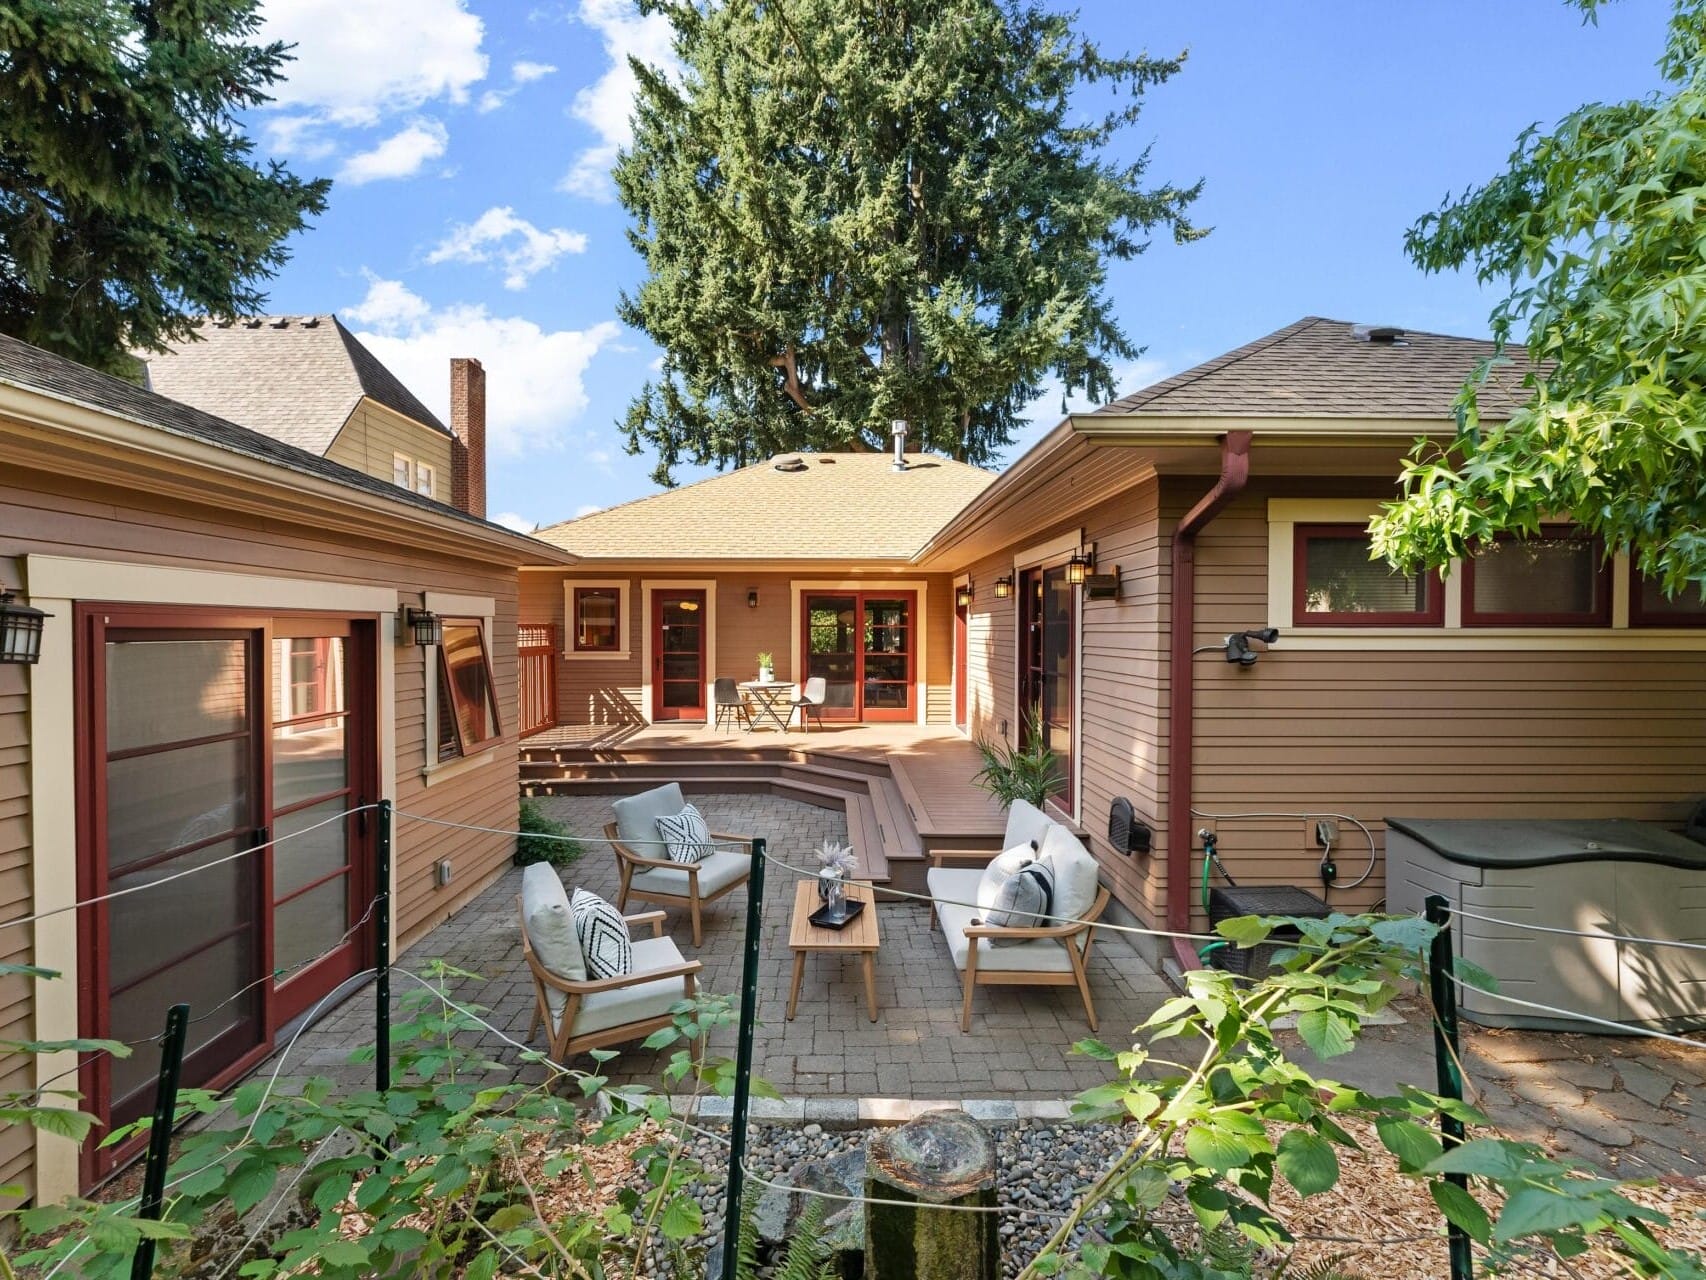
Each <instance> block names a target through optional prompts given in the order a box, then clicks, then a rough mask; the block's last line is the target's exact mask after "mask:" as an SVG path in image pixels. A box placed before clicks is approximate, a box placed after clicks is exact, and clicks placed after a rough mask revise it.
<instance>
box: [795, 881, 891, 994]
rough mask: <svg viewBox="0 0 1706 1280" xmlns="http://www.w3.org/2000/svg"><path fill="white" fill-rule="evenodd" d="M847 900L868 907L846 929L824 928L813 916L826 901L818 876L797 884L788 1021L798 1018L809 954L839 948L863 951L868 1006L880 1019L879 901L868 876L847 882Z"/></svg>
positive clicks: (841, 951)
mask: <svg viewBox="0 0 1706 1280" xmlns="http://www.w3.org/2000/svg"><path fill="white" fill-rule="evenodd" d="M847 900H848V901H849V902H863V903H865V909H864V910H863V911H861V912H860V913H859V918H858V919H857V920H854V921H853V922H852V923H851V924H849V925H847V926H846V927H845V928H843V929H820V928H818V927H817V926H816V925H814V924H812V922H811V920H810V916H811V914H812V912H814V911H816V910H817V909H818V908H819V907H821V906H822V905H823V903H822V902H821V901H819V900H818V896H817V880H816V878H815V877H814V878H812V879H802V880H800V881H799V882H798V883H797V884H795V886H794V919H793V923H792V925H791V926H790V928H789V929H788V948H789V950H791V951H792V952H793V953H794V984H793V986H792V987H790V988H789V989H788V1021H789V1022H792V1021H793V1020H794V1009H795V1007H796V1006H797V1005H798V1004H799V1002H800V979H801V978H803V977H804V976H805V973H806V955H807V953H808V952H812V951H828V952H839V953H841V954H843V955H848V954H851V953H853V952H859V953H861V960H862V961H863V965H864V970H865V1007H866V1008H867V1009H868V1010H869V1011H870V1014H871V1021H872V1022H875V1021H876V1020H877V974H876V970H875V968H874V965H875V962H876V958H877V943H878V940H879V939H878V935H877V901H876V898H875V896H874V894H873V893H872V890H871V884H870V881H868V880H852V881H849V882H848V884H847Z"/></svg>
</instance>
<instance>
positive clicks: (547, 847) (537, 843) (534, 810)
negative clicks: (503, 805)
mask: <svg viewBox="0 0 1706 1280" xmlns="http://www.w3.org/2000/svg"><path fill="white" fill-rule="evenodd" d="M521 832H522V834H521V835H520V836H519V837H517V839H516V842H515V865H516V866H518V867H525V866H528V865H530V864H531V863H535V862H549V863H550V864H551V865H552V866H553V867H566V866H569V865H570V864H572V863H574V862H577V861H579V859H580V856H581V854H583V853H585V852H586V847H585V846H584V845H582V844H581V842H580V841H578V840H575V839H572V838H570V836H569V829H568V828H567V827H565V826H564V825H563V824H562V823H560V822H558V821H557V820H556V819H554V818H552V817H550V816H549V815H548V814H547V813H546V812H545V809H544V807H543V806H542V805H541V804H540V803H539V802H538V801H537V800H523V801H522V802H521Z"/></svg>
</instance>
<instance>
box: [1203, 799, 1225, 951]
mask: <svg viewBox="0 0 1706 1280" xmlns="http://www.w3.org/2000/svg"><path fill="white" fill-rule="evenodd" d="M1197 834H1198V836H1200V837H1201V839H1202V850H1203V854H1202V909H1203V913H1204V914H1205V915H1206V914H1207V913H1208V878H1209V872H1210V870H1211V869H1213V868H1214V867H1216V866H1219V865H1220V854H1219V853H1218V852H1217V851H1216V850H1215V834H1214V832H1212V831H1210V830H1208V829H1207V828H1206V827H1205V828H1203V830H1201V831H1199V832H1198V833H1197ZM1220 874H1221V875H1223V876H1226V883H1227V884H1232V883H1233V880H1232V877H1231V876H1227V875H1226V868H1225V867H1221V868H1220ZM1229 945H1231V944H1230V943H1229V942H1228V941H1227V939H1225V938H1222V939H1221V940H1220V941H1218V942H1210V943H1206V944H1204V945H1203V946H1200V947H1198V948H1197V955H1198V956H1201V957H1206V956H1207V955H1208V953H1209V952H1211V951H1218V950H1220V949H1221V948H1222V947H1225V946H1229Z"/></svg>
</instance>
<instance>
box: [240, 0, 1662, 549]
mask: <svg viewBox="0 0 1706 1280" xmlns="http://www.w3.org/2000/svg"><path fill="white" fill-rule="evenodd" d="M1667 11H1668V6H1666V5H1664V4H1662V3H1660V2H1659V0H1623V2H1622V3H1617V4H1612V5H1609V6H1607V7H1606V8H1605V9H1604V10H1603V11H1602V14H1601V18H1600V23H1599V26H1598V27H1585V26H1583V24H1582V22H1581V19H1580V16H1579V14H1578V13H1577V12H1576V11H1575V10H1574V9H1572V8H1569V7H1567V6H1566V5H1564V4H1562V3H1559V2H1557V0H1496V3H1488V2H1487V0H1479V2H1448V0H1427V2H1426V3H1420V4H1408V5H1391V4H1371V3H1365V2H1353V0H1308V2H1304V3H1291V4H1273V3H1254V2H1248V3H1244V2H1239V3H1233V2H1232V0H1222V2H1219V3H1202V2H1201V0H1198V2H1197V3H1183V2H1181V3H1138V2H1136V0H1083V3H1082V4H1081V6H1080V9H1079V12H1080V14H1081V24H1082V27H1083V29H1084V30H1085V31H1086V32H1087V33H1088V34H1089V35H1091V36H1092V37H1093V38H1094V39H1096V40H1098V41H1099V42H1101V43H1102V44H1103V45H1104V46H1105V47H1106V48H1108V49H1110V50H1132V51H1135V50H1139V49H1146V50H1148V51H1149V52H1151V53H1155V54H1167V53H1174V52H1177V51H1178V50H1180V49H1188V50H1189V55H1190V56H1189V61H1188V62H1187V63H1186V66H1185V69H1184V71H1182V72H1181V73H1180V74H1179V75H1178V76H1177V77H1175V78H1174V79H1173V80H1172V81H1171V82H1170V83H1168V84H1166V85H1164V86H1162V87H1161V88H1159V89H1157V90H1155V91H1154V92H1153V93H1152V95H1151V96H1150V98H1149V100H1148V106H1147V108H1146V111H1145V115H1144V117H1143V119H1142V120H1141V121H1140V123H1139V124H1138V126H1137V127H1136V129H1134V130H1133V131H1132V132H1131V134H1130V136H1129V138H1128V139H1127V141H1126V144H1125V146H1124V148H1123V150H1124V152H1126V153H1131V152H1135V151H1136V150H1137V149H1139V148H1140V147H1142V146H1144V145H1152V146H1153V160H1152V167H1151V170H1150V174H1151V177H1152V178H1154V179H1155V180H1156V181H1162V180H1166V181H1181V182H1182V181H1189V180H1191V179H1194V178H1196V177H1198V176H1201V177H1203V178H1205V179H1206V187H1205V191H1204V194H1203V197H1202V199H1201V200H1200V202H1199V203H1198V205H1197V207H1196V218H1197V221H1198V222H1199V223H1201V224H1204V225H1209V226H1212V227H1213V228H1214V230H1213V233H1212V234H1211V235H1209V236H1208V237H1207V238H1206V239H1204V240H1201V241H1198V242H1197V243H1194V244H1191V245H1188V246H1184V247H1178V246H1174V245H1173V244H1172V243H1171V242H1166V241H1164V242H1158V243H1157V244H1155V246H1154V247H1153V248H1152V249H1151V250H1150V252H1149V253H1148V254H1146V255H1144V256H1142V257H1140V258H1138V259H1137V260H1136V261H1135V262H1132V263H1124V264H1118V265H1116V266H1115V268H1114V270H1113V273H1112V279H1111V290H1110V293H1111V296H1112V298H1113V300H1114V304H1115V307H1116V310H1117V313H1118V315H1119V318H1120V321H1121V323H1122V324H1123V325H1124V326H1125V328H1126V331H1127V332H1128V333H1129V334H1130V336H1131V337H1132V339H1133V340H1134V341H1135V342H1137V343H1139V344H1140V345H1143V346H1144V347H1146V348H1147V350H1146V352H1145V355H1144V357H1143V359H1142V360H1141V361H1138V362H1136V363H1135V364H1133V365H1132V366H1130V367H1129V368H1126V369H1124V370H1122V371H1121V372H1122V377H1121V382H1122V388H1123V389H1124V390H1128V391H1129V390H1133V389H1135V388H1136V387H1138V386H1141V385H1143V384H1144V383H1146V382H1151V381H1154V380H1155V379H1156V378H1158V377H1163V376H1166V375H1167V374H1169V373H1174V372H1177V371H1179V370H1181V369H1184V368H1188V367H1189V366H1190V365H1192V364H1194V363H1196V362H1198V361H1200V360H1204V359H1207V358H1209V357H1211V356H1213V355H1216V354H1218V353H1219V352H1221V351H1224V350H1227V349H1228V348H1231V347H1234V346H1237V345H1239V344H1241V343H1243V342H1246V341H1248V340H1250V339H1251V338H1254V337H1257V336H1259V335H1261V334H1263V333H1267V332H1269V331H1271V330H1273V329H1276V328H1278V327H1280V326H1281V325H1284V324H1288V323H1290V322H1291V321H1292V320H1295V319H1297V318H1298V317H1300V316H1303V315H1309V314H1314V315H1326V316H1332V317H1335V318H1339V319H1346V320H1361V321H1374V322H1381V323H1395V324H1400V325H1404V326H1406V327H1409V328H1413V329H1431V330H1436V331H1441V332H1448V333H1462V334H1481V333H1483V332H1485V328H1486V317H1487V312H1488V310H1489V308H1490V306H1491V303H1492V302H1493V301H1494V300H1495V299H1494V298H1493V297H1492V296H1491V295H1488V294H1486V293H1483V292H1482V291H1481V290H1479V289H1478V288H1477V287H1476V285H1475V283H1474V281H1473V280H1471V279H1468V278H1466V277H1462V276H1445V277H1439V276H1435V277H1427V276H1423V275H1422V274H1420V273H1419V272H1417V271H1416V270H1415V269H1414V268H1413V267H1411V266H1410V264H1409V263H1408V261H1407V260H1406V259H1405V257H1404V255H1403V248H1402V241H1403V233H1404V230H1405V228H1406V227H1408V226H1409V225H1410V223H1411V222H1413V221H1414V219H1415V218H1416V217H1417V216H1418V215H1420V214H1421V213H1424V212H1426V211H1428V210H1430V209H1432V208H1434V207H1435V206H1436V205H1437V204H1438V203H1439V201H1440V200H1441V199H1442V198H1443V197H1444V196H1445V195H1446V194H1447V193H1448V192H1454V191H1459V190H1461V189H1462V188H1463V187H1464V186H1466V185H1468V184H1470V183H1472V182H1476V181H1479V180H1482V179H1484V178H1486V177H1488V176H1490V175H1491V174H1493V173H1494V172H1496V171H1497V170H1498V169H1499V167H1500V165H1501V162H1502V161H1503V159H1504V157H1505V156H1506V155H1507V154H1508V152H1509V150H1510V147H1511V143H1512V141H1513V140H1514V138H1515V136H1516V135H1517V133H1518V132H1519V131H1520V130H1521V129H1522V128H1524V127H1525V126H1527V125H1528V124H1530V123H1532V122H1535V121H1540V122H1543V123H1550V122H1551V121H1553V120H1555V119H1557V118H1558V117H1559V116H1561V115H1563V114H1564V113H1566V112H1567V111H1569V110H1571V109H1572V108H1573V107H1575V106H1577V105H1579V104H1580V103H1582V102H1584V101H1588V100H1593V99H1606V98H1619V97H1627V96H1631V95H1637V94H1641V93H1645V92H1647V91H1649V90H1651V89H1652V88H1654V87H1655V85H1656V75H1655V73H1654V71H1653V63H1654V61H1655V60H1656V59H1657V57H1658V55H1659V52H1660V50H1661V47H1662V42H1663V32H1664V19H1665V16H1666V13H1667ZM264 12H265V16H266V22H267V27H266V30H267V34H268V35H269V36H272V37H274V38H279V39H285V40H289V41H293V42H296V43H297V44H298V46H299V47H298V51H297V52H298V61H297V62H296V63H295V64H294V65H293V66H292V67H291V68H290V71H289V78H288V80H287V81H286V82H285V83H284V84H282V85H280V86H278V90H277V101H276V102H275V103H274V104H273V105H272V106H271V107H269V108H268V109H266V110H264V111H259V112H256V113H255V114H254V117H253V118H252V120H251V121H250V124H251V126H252V128H253V130H254V132H255V134H256V136H257V138H258V140H259V141H260V144H261V147H262V149H263V151H265V152H267V153H269V154H272V155H274V156H278V157H280V158H282V159H285V160H286V161H288V162H289V163H290V164H291V165H292V167H294V168H295V169H296V170H297V171H298V172H300V173H304V174H314V175H320V174H324V175H329V176H331V177H333V178H334V179H337V181H336V184H335V186H334V188H333V191H332V194H331V207H330V209H329V210H328V212H327V213H326V215H325V216H324V217H323V218H321V219H320V220H319V222H318V224H317V225H316V226H315V227H314V228H313V229H312V230H311V231H309V232H307V233H306V234H304V235H302V236H300V237H298V238H297V239H296V240H295V241H294V242H293V245H292V247H293V250H294V254H295V256H294V259H293V260H292V261H291V262H290V264H289V265H288V266H286V268H285V269H284V270H283V272H282V273H281V274H280V276H279V277H278V279H277V280H276V281H274V282H273V285H272V289H271V302H270V309H271V310H272V311H274V312H281V313H287V314H295V313H306V312H325V311H336V312H337V313H338V314H339V315H340V316H342V317H343V318H344V320H345V322H346V323H348V324H349V325H350V326H351V327H352V328H353V329H355V330H356V331H357V332H358V333H360V334H361V335H362V336H363V338H364V340H366V341H368V343H369V344H370V345H371V346H372V347H373V348H374V349H375V350H376V351H377V352H378V353H379V355H380V356H381V358H382V359H384V360H385V361H386V363H387V364H389V365H390V366H391V367H392V368H393V369H395V370H396V371H397V373H398V374H399V375H401V376H402V377H403V378H404V379H405V381H407V382H408V383H409V384H410V386H411V387H412V388H413V389H414V390H415V391H416V392H417V393H418V394H420V395H421V396H422V397H423V398H424V399H425V400H426V402H427V403H428V404H429V405H432V406H433V407H435V408H436V409H439V410H440V411H441V412H442V411H443V409H444V405H445V401H446V388H447V384H448V361H449V358H450V357H451V356H454V355H472V356H478V357H480V358H481V359H482V360H483V361H484V362H485V365H486V369H487V373H488V379H489V386H488V412H489V418H490V431H491V436H492V449H491V456H490V461H489V481H488V490H489V495H490V497H489V502H490V510H491V512H492V514H493V515H494V516H497V517H501V518H503V519H505V520H506V522H509V523H515V524H517V525H518V526H519V527H531V525H532V524H533V523H534V522H540V523H549V522H551V521H555V520H560V519H566V518H568V517H571V516H574V515H576V514H579V513H581V512H584V511H586V510H590V509H594V508H597V507H601V506H607V505H610V504H612V503H616V502H621V501H625V500H627V499H629V498H634V497H638V496H641V495H642V494H645V493H647V492H650V491H651V490H652V485H651V483H650V481H649V480H648V478H647V476H648V473H649V471H650V470H651V466H652V460H651V459H649V458H647V457H644V456H641V457H629V456H628V455H626V454H625V453H624V452H623V448H622V442H621V437H620V435H619V433H618V431H617V429H616V423H617V422H618V420H619V419H620V418H621V416H622V413H623V411H624V410H625V408H626V407H627V404H628V401H629V399H630V398H631V397H632V395H633V394H634V392H635V391H636V390H637V389H638V388H639V386H640V385H641V384H642V383H643V382H644V381H645V380H646V378H647V377H648V376H649V375H650V373H651V371H652V365H653V362H654V361H655V360H656V358H657V354H658V353H657V350H656V349H655V348H654V347H653V346H652V344H651V343H650V342H649V341H648V340H647V339H646V338H645V336H644V335H642V334H639V333H635V332H633V331H630V330H628V329H626V328H624V327H623V326H622V325H620V324H619V323H618V322H617V320H616V318H615V314H616V313H615V309H616V303H617V298H618V296H619V294H620V292H621V291H622V290H623V289H625V288H626V289H631V288H633V287H634V286H635V285H636V284H637V283H638V282H639V280H640V278H641V268H640V262H639V259H638V257H637V256H636V255H635V254H634V253H633V251H632V250H631V249H630V248H629V247H628V244H627V241H626V238H625V236H624V228H625V226H626V217H625V215H624V213H623V211H622V209H621V208H620V207H619V206H618V205H617V204H615V203H614V201H613V199H612V194H613V193H612V191H611V189H610V186H609V183H608V179H607V176H606V173H607V170H608V167H609V164H610V161H611V159H612V157H613V156H614V154H615V151H616V148H617V147H619V146H620V145H621V144H622V143H623V142H624V141H625V140H626V137H627V124H626V122H627V117H628V104H629V102H630V100H631V89H632V86H631V83H630V81H629V77H628V74H627V71H626V55H627V54H628V53H629V52H633V53H635V54H637V55H638V56H641V57H643V58H646V59H648V60H658V59H662V58H665V57H667V54H668V39H667V31H666V30H665V29H664V28H663V27H662V25H661V24H660V23H659V22H657V21H656V20H655V19H654V20H642V19H640V18H639V17H638V16H637V14H636V13H635V11H634V9H633V5H632V0H558V2H551V0H542V2H541V3H539V4H534V5H528V4H521V3H514V2H513V0H511V2H502V0H269V2H268V3H267V5H266V8H265V10H264ZM1116 158H1118V157H1116ZM1073 407H1078V406H1076V405H1074V406H1073ZM1060 408H1061V400H1060V393H1059V391H1058V390H1056V391H1054V392H1053V393H1051V394H1045V395H1044V396H1043V398H1042V400H1041V401H1039V403H1038V404H1037V406H1036V408H1035V414H1034V419H1033V427H1032V429H1031V430H1030V431H1029V432H1027V433H1026V436H1025V438H1023V439H1021V440H1020V441H1018V442H1017V445H1016V448H1015V451H1014V454H1015V455H1016V453H1017V451H1018V449H1020V448H1023V447H1024V445H1025V444H1028V443H1029V442H1030V440H1032V439H1034V438H1035V436H1036V435H1037V434H1040V432H1041V431H1043V430H1046V429H1047V427H1049V426H1052V425H1053V423H1054V422H1055V421H1056V420H1058V417H1059V411H1060ZM693 475H694V473H692V472H691V471H689V472H685V473H684V474H683V477H682V478H684V479H690V478H692V477H693Z"/></svg>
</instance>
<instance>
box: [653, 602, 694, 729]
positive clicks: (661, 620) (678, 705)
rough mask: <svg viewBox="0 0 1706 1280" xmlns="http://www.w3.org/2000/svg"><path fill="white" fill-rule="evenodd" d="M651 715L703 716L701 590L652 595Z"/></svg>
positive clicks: (667, 717)
mask: <svg viewBox="0 0 1706 1280" xmlns="http://www.w3.org/2000/svg"><path fill="white" fill-rule="evenodd" d="M652 618H653V625H654V627H655V628H656V629H655V631H654V633H653V636H652V719H653V720H703V719H704V718H705V593H704V592H703V591H658V592H655V593H653V595H652Z"/></svg>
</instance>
